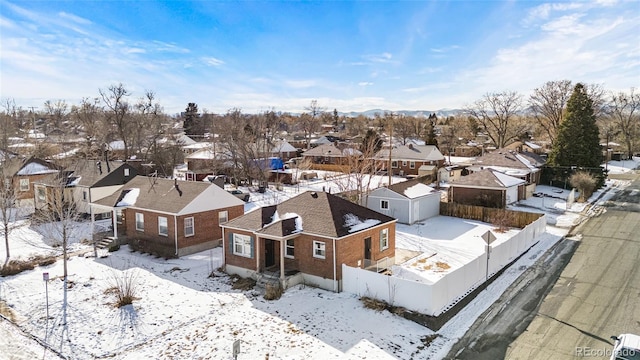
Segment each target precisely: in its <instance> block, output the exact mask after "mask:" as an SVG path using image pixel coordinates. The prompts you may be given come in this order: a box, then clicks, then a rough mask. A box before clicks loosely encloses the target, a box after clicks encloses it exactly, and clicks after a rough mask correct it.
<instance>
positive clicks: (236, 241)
mask: <svg viewBox="0 0 640 360" xmlns="http://www.w3.org/2000/svg"><path fill="white" fill-rule="evenodd" d="M233 254H234V255H239V256H244V257H248V258H250V257H251V237H250V236H247V235H242V234H233Z"/></svg>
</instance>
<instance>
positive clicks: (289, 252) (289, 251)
mask: <svg viewBox="0 0 640 360" xmlns="http://www.w3.org/2000/svg"><path fill="white" fill-rule="evenodd" d="M284 257H288V258H291V259H293V258H294V248H293V239H289V240H287V241H286V244H285V249H284Z"/></svg>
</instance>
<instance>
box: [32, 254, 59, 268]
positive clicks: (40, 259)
mask: <svg viewBox="0 0 640 360" xmlns="http://www.w3.org/2000/svg"><path fill="white" fill-rule="evenodd" d="M56 260H57V259H56V257H55V256H51V255H50V256H44V255H36V256H34V257H32V258H30V259H29V261H31V262H33V263H35V264H37V265H38V266H47V265H51V264H53V263H55V262H56Z"/></svg>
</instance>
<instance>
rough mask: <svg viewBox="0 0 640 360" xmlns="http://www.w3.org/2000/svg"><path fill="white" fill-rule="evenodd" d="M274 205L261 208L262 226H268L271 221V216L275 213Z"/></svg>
mask: <svg viewBox="0 0 640 360" xmlns="http://www.w3.org/2000/svg"><path fill="white" fill-rule="evenodd" d="M276 210H277V207H276V205H271V206H264V207H262V225H261V226H265V225H266V224H270V223H271V222H272V221H273V215H274V214H275V213H276Z"/></svg>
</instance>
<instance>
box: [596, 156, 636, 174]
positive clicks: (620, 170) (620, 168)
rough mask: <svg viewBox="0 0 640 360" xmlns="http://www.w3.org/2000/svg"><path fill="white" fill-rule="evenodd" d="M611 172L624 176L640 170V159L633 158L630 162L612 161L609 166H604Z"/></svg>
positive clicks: (603, 165)
mask: <svg viewBox="0 0 640 360" xmlns="http://www.w3.org/2000/svg"><path fill="white" fill-rule="evenodd" d="M605 166H606V169H607V170H609V174H624V173H628V172H630V171H632V170H634V169H640V157H636V156H634V157H632V158H631V159H630V160H622V161H616V160H611V161H609V162H608V163H607V164H602V167H605Z"/></svg>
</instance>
